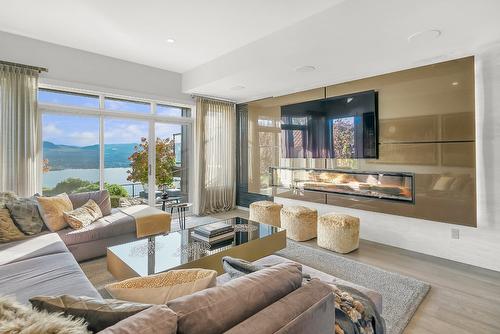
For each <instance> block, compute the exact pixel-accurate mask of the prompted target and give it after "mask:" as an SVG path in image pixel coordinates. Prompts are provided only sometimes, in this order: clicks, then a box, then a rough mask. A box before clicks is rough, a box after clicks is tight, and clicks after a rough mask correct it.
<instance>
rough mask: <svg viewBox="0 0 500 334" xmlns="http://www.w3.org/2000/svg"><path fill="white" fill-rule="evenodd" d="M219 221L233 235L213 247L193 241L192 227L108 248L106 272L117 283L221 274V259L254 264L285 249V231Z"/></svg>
mask: <svg viewBox="0 0 500 334" xmlns="http://www.w3.org/2000/svg"><path fill="white" fill-rule="evenodd" d="M222 221H223V222H225V223H227V224H230V225H233V226H234V227H235V228H234V236H233V238H232V239H230V240H226V241H224V242H221V243H219V244H215V245H210V244H208V243H206V242H201V241H198V240H197V239H195V238H193V236H192V232H193V230H194V227H193V228H188V229H184V230H180V231H177V232H172V233H169V234H167V235H158V236H154V237H151V238H145V239H140V240H136V241H132V242H128V243H125V244H121V245H117V246H112V247H109V248H108V252H107V262H108V270H109V271H110V272H111V274H113V276H114V277H115V278H116V279H119V280H123V279H127V278H131V277H139V276H148V275H152V274H157V273H161V272H165V271H168V270H171V269H187V268H205V269H213V270H216V271H217V272H218V273H219V274H222V273H223V269H222V260H221V259H222V257H223V256H232V257H237V258H241V259H245V260H247V261H255V260H257V259H260V258H262V257H265V256H268V255H271V254H273V253H274V252H276V251H278V250H280V249H283V248H285V247H286V231H285V230H284V229H281V228H279V227H275V226H271V225H266V224H260V223H257V222H254V221H249V220H246V219H244V218H231V219H228V220H222ZM219 222H221V221H219ZM204 225H208V224H204Z"/></svg>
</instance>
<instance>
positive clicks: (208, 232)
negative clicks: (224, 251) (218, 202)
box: [191, 222, 234, 244]
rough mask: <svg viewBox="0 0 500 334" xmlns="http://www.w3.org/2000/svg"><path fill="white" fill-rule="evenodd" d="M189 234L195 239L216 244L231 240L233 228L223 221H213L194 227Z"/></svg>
mask: <svg viewBox="0 0 500 334" xmlns="http://www.w3.org/2000/svg"><path fill="white" fill-rule="evenodd" d="M191 235H192V236H193V238H194V239H196V240H199V241H204V242H208V243H209V244H216V243H219V242H223V241H227V240H232V239H233V238H234V228H233V227H232V226H231V225H228V224H227V223H223V222H220V223H213V224H207V225H202V226H198V227H196V228H194V230H193V232H192V233H191Z"/></svg>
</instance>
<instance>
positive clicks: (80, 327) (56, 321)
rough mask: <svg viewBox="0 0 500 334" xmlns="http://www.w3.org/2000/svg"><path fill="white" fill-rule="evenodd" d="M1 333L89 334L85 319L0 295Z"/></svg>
mask: <svg viewBox="0 0 500 334" xmlns="http://www.w3.org/2000/svg"><path fill="white" fill-rule="evenodd" d="M0 333H9V334H41V333H44V334H89V333H90V332H89V331H88V330H87V324H86V323H85V321H84V320H83V319H73V318H70V317H64V316H62V315H61V314H59V313H47V312H46V311H41V312H40V311H37V310H34V309H32V308H31V307H30V306H26V305H22V304H20V303H18V302H16V301H15V300H13V299H11V298H9V297H2V296H0Z"/></svg>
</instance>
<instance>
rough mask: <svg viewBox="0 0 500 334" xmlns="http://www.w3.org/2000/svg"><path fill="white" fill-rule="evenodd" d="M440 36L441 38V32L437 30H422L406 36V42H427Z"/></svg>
mask: <svg viewBox="0 0 500 334" xmlns="http://www.w3.org/2000/svg"><path fill="white" fill-rule="evenodd" d="M440 36H441V30H439V29H430V30H424V31H419V32H416V33H414V34H412V35H410V36H408V42H410V43H420V42H427V41H431V40H434V39H436V38H439V37H440Z"/></svg>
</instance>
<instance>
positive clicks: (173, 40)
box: [166, 38, 175, 44]
mask: <svg viewBox="0 0 500 334" xmlns="http://www.w3.org/2000/svg"><path fill="white" fill-rule="evenodd" d="M166 42H167V43H169V44H173V43H175V39H173V38H167V40H166Z"/></svg>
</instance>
